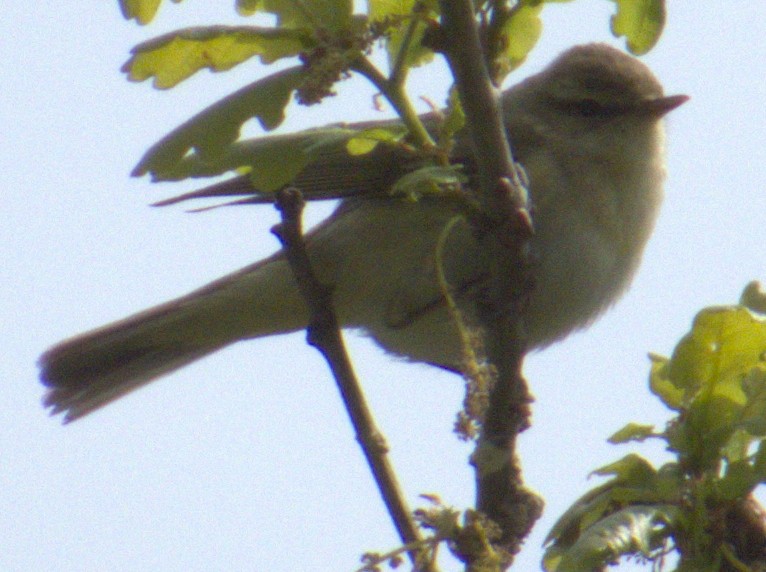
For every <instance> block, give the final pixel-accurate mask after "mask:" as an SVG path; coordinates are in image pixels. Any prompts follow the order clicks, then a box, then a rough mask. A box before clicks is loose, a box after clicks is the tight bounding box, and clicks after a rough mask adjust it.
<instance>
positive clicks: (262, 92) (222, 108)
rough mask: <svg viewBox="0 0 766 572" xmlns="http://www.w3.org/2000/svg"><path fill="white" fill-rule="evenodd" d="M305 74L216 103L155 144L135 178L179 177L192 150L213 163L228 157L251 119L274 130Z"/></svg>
mask: <svg viewBox="0 0 766 572" xmlns="http://www.w3.org/2000/svg"><path fill="white" fill-rule="evenodd" d="M304 75H305V74H304V70H303V68H301V67H293V68H288V69H286V70H283V71H281V72H278V73H275V74H272V75H270V76H268V77H266V78H264V79H261V80H258V81H256V82H253V83H251V84H249V85H247V86H245V87H243V88H242V89H240V90H238V91H236V92H234V93H232V94H231V95H229V96H227V97H225V98H223V99H222V100H220V101H218V102H216V103H214V104H213V105H211V106H210V107H208V108H207V109H205V110H203V111H202V112H200V113H198V114H197V115H195V116H194V117H192V118H191V119H189V120H188V121H187V122H186V123H184V124H183V125H181V126H179V127H177V128H176V129H174V130H173V131H171V132H170V133H168V134H167V135H166V136H165V137H163V138H162V139H161V140H160V141H158V142H157V143H155V144H154V145H153V146H152V147H151V148H150V149H149V151H147V152H146V154H145V155H144V156H143V157H142V159H141V161H139V163H138V165H136V167H135V168H134V169H133V172H132V175H133V176H137V177H139V176H141V175H145V174H147V173H151V175H152V178H153V179H155V180H165V179H167V178H178V177H177V176H175V175H173V173H174V170H175V169H176V168H177V166H178V164H179V163H180V162H181V161H182V159H183V158H184V157H185V156H187V155H188V154H189V153H190V152H192V151H195V152H196V153H198V154H199V156H200V157H202V158H203V159H211V160H212V158H215V157H221V156H223V155H225V153H226V152H227V150H228V148H229V147H230V146H231V144H232V143H233V142H234V141H236V139H237V138H238V137H239V131H240V128H241V127H242V125H243V124H244V123H245V122H246V121H248V120H249V119H251V118H257V119H258V121H259V122H260V123H261V125H262V126H263V127H264V128H265V129H267V130H270V129H274V128H275V127H276V126H277V125H279V124H280V123H281V122H282V121H283V120H284V109H285V106H286V105H287V103H288V101H289V100H290V95H291V94H292V92H293V91H294V90H295V89H296V88H297V87H298V86H299V85H300V82H301V81H302V79H303V78H304Z"/></svg>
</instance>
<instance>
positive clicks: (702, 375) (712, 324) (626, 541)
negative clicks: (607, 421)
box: [544, 285, 766, 572]
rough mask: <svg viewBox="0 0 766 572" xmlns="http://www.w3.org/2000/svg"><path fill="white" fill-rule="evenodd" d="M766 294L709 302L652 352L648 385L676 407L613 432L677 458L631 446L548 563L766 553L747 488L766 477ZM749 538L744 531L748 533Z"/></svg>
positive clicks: (732, 558) (710, 563)
mask: <svg viewBox="0 0 766 572" xmlns="http://www.w3.org/2000/svg"><path fill="white" fill-rule="evenodd" d="M764 301H766V296H765V295H764V294H762V293H758V290H757V288H755V286H753V285H750V286H748V288H747V289H746V290H745V294H743V298H742V300H741V301H740V304H739V305H734V306H716V307H710V308H706V309H704V310H702V311H701V312H699V313H698V314H697V316H696V317H695V319H694V322H693V325H692V329H691V331H690V332H689V333H688V334H686V335H685V336H684V337H683V338H682V339H681V341H680V342H679V343H678V345H677V346H676V348H675V350H674V351H673V354H672V356H671V357H670V358H667V357H662V356H657V355H652V356H651V360H652V365H651V372H650V376H649V383H650V388H651V390H652V392H653V393H654V394H655V395H656V396H657V397H658V398H659V399H660V400H661V401H662V403H663V404H664V405H665V406H666V407H667V408H668V409H670V410H671V411H673V412H674V416H673V417H672V418H671V420H670V421H669V422H668V423H667V426H666V427H665V429H664V430H663V431H661V432H656V431H655V429H654V427H652V426H649V425H640V424H635V423H631V424H629V425H627V426H625V427H624V428H623V429H621V430H620V431H618V432H617V433H615V434H614V435H612V437H611V438H610V441H611V442H612V443H626V442H630V441H639V442H640V441H643V440H645V439H650V438H651V439H659V440H661V441H663V442H664V443H665V445H666V447H667V449H668V451H670V452H671V453H672V454H673V455H674V457H675V458H674V460H673V461H671V462H668V463H665V464H664V465H662V466H661V467H658V468H657V467H654V466H653V465H652V464H651V463H650V462H649V461H647V460H646V459H644V458H643V457H640V456H639V455H636V454H630V455H627V456H626V457H623V458H622V459H620V460H619V461H617V462H615V463H612V464H610V465H607V466H605V467H602V468H600V469H598V470H597V471H595V474H597V475H602V476H611V479H610V480H609V481H607V482H606V483H604V484H602V485H600V486H598V487H597V488H595V489H593V490H592V491H590V492H588V493H587V494H585V495H584V496H583V497H582V498H580V499H579V500H578V501H577V502H576V503H575V504H574V505H573V506H572V507H571V508H570V509H569V510H568V511H567V512H566V513H565V514H564V515H563V516H562V517H561V518H560V519H559V521H558V522H557V523H556V525H555V526H554V527H553V529H552V530H551V532H550V533H549V535H548V538H547V540H546V542H547V543H548V545H549V546H548V549H547V552H546V554H545V558H544V565H545V569H546V570H547V571H548V572H554V571H555V572H573V571H578V572H579V571H586V570H587V571H590V570H599V569H601V568H603V567H605V566H606V565H608V564H610V563H613V562H615V561H617V560H618V559H619V558H620V557H623V556H632V557H636V558H640V559H647V560H651V561H653V562H654V563H655V565H656V567H661V566H662V562H663V557H664V556H665V555H666V554H667V552H668V551H669V550H671V549H675V550H677V551H678V553H679V562H678V566H677V567H676V568H675V569H676V570H678V571H685V572H690V571H695V572H703V571H706V570H710V571H713V570H729V569H730V570H749V569H750V568H749V567H748V566H750V565H752V563H753V562H759V563H763V562H766V560H764V559H766V521H764V518H763V513H762V511H761V509H760V507H758V505H757V503H756V502H755V501H754V500H753V498H752V492H753V491H754V489H755V488H756V487H757V486H758V485H759V484H761V483H764V482H766V315H764V314H763V313H762V311H763V309H764ZM743 538H744V539H745V540H742V539H743Z"/></svg>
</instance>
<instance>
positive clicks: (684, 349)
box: [668, 306, 766, 402]
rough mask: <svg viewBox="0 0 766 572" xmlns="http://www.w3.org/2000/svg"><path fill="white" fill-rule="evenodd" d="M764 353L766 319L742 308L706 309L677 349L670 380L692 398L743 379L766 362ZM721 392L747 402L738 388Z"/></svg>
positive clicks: (765, 348) (669, 373)
mask: <svg viewBox="0 0 766 572" xmlns="http://www.w3.org/2000/svg"><path fill="white" fill-rule="evenodd" d="M764 352H766V319H764V318H762V317H760V316H757V315H755V314H753V313H752V312H750V311H749V310H747V309H746V308H743V307H741V306H723V307H711V308H706V309H704V310H702V311H701V312H700V313H698V314H697V316H696V317H695V319H694V324H693V325H692V330H691V332H689V333H688V334H687V335H686V336H684V338H683V339H682V340H681V341H680V342H679V344H678V346H676V349H675V351H674V352H673V357H672V358H671V360H670V363H669V371H668V378H669V379H670V381H671V382H672V383H673V384H674V385H675V386H676V387H678V388H680V389H683V390H684V391H685V394H686V398H687V399H689V398H691V397H693V396H694V395H695V394H696V392H697V391H699V390H700V389H703V388H707V389H711V387H712V385H714V384H721V383H724V384H725V382H726V381H727V380H730V379H732V378H740V377H742V376H744V375H745V374H746V373H748V372H749V371H750V370H751V369H752V368H753V367H755V366H756V365H758V364H759V363H763V360H764V356H765V354H764ZM719 393H721V394H722V395H723V394H728V396H729V397H730V398H731V399H735V400H736V401H738V402H744V400H745V396H744V395H743V394H741V393H740V392H739V391H737V388H736V387H732V386H725V385H722V386H721V388H720V390H719Z"/></svg>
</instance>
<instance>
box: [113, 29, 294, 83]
mask: <svg viewBox="0 0 766 572" xmlns="http://www.w3.org/2000/svg"><path fill="white" fill-rule="evenodd" d="M308 42H309V40H308V37H307V36H306V35H305V34H303V33H302V32H300V31H297V30H282V29H276V28H255V27H244V26H237V27H235V26H210V27H204V28H186V29H183V30H176V31H175V32H171V33H169V34H165V35H164V36H160V37H158V38H154V39H152V40H149V41H148V42H144V43H143V44H139V45H138V46H136V47H135V48H133V50H132V54H133V55H132V56H131V57H130V59H129V60H128V61H127V62H125V64H124V65H123V66H122V71H123V72H126V73H127V74H128V78H129V79H130V80H131V81H144V80H146V79H148V78H150V77H154V87H156V88H159V89H167V88H170V87H173V86H175V85H177V84H178V83H179V82H181V81H183V80H185V79H187V78H188V77H190V76H191V75H193V74H195V73H196V72H198V71H199V70H201V69H205V68H207V69H209V70H211V71H214V72H219V71H225V70H228V69H231V68H232V67H234V66H236V65H237V64H240V63H242V62H244V61H245V60H248V59H249V58H251V57H253V56H259V57H260V59H261V61H262V62H263V63H265V64H269V63H272V62H274V61H276V60H278V59H280V58H284V57H288V56H294V55H296V54H297V53H299V52H300V51H301V50H302V49H304V48H305V47H306V46H307V44H308Z"/></svg>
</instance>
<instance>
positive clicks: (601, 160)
mask: <svg viewBox="0 0 766 572" xmlns="http://www.w3.org/2000/svg"><path fill="white" fill-rule="evenodd" d="M499 97H500V103H501V108H502V113H503V117H504V122H505V127H506V130H507V135H508V139H509V141H510V145H511V149H512V152H513V157H514V160H515V161H517V162H518V163H519V164H520V165H522V166H523V168H524V171H525V173H526V178H527V179H528V191H529V197H530V201H531V204H532V214H533V220H534V232H533V234H532V236H531V238H530V241H529V248H530V252H531V253H532V260H533V266H532V273H533V276H534V287H533V288H532V290H531V292H530V294H529V301H528V304H527V306H526V309H525V311H524V316H523V318H524V322H525V326H526V330H527V336H528V339H527V346H528V347H529V348H531V349H542V348H544V347H546V346H548V345H550V344H551V343H553V342H556V341H559V340H561V339H563V338H564V337H566V336H567V335H568V334H570V333H571V332H573V331H576V330H579V329H582V328H585V327H587V326H588V325H589V324H591V323H592V322H593V321H594V320H595V319H596V318H597V317H598V316H599V315H601V314H602V313H603V312H604V311H605V310H606V309H607V308H609V307H610V306H611V305H613V304H614V303H615V301H616V300H617V299H619V297H620V296H621V295H622V293H623V292H624V291H625V290H626V289H627V287H628V285H629V284H630V282H631V279H632V277H633V276H634V274H635V272H636V269H637V268H638V266H639V263H640V260H641V258H642V253H643V250H644V247H645V245H646V243H647V241H648V239H649V237H650V235H651V233H652V230H653V227H654V224H655V220H656V218H657V215H658V211H659V208H660V204H661V202H662V196H663V182H664V179H665V170H666V169H665V159H664V157H665V150H664V127H663V123H664V122H663V118H664V117H665V116H666V114H667V113H669V112H670V111H672V110H673V109H676V108H677V107H678V106H680V105H681V104H683V103H684V102H685V101H686V100H687V99H688V97H687V96H685V95H671V96H667V95H665V94H664V92H663V89H662V86H661V84H660V82H659V81H658V80H657V78H656V77H655V76H654V74H653V73H652V72H651V71H650V70H649V68H648V67H647V66H646V65H645V64H643V63H642V62H640V61H639V60H638V59H636V58H634V57H632V56H629V55H627V54H625V53H623V52H622V51H620V50H618V49H616V48H613V47H610V46H608V45H605V44H587V45H581V46H575V47H573V48H570V49H569V50H567V51H565V52H564V53H562V54H561V55H560V56H558V57H557V58H556V59H555V60H554V61H553V62H552V63H551V64H549V65H548V67H546V68H544V69H543V70H542V71H541V72H539V73H538V74H536V75H532V76H530V77H528V78H526V79H525V80H523V81H522V82H520V83H518V84H517V85H515V86H513V87H511V88H509V89H507V90H506V91H504V92H502V93H501V94H500V95H499ZM432 115H433V114H432ZM426 123H427V125H429V126H431V127H432V126H433V123H434V119H433V117H432V116H429V117H428V118H426ZM370 125H371V124H370V123H369V122H366V123H364V124H350V125H348V126H347V127H348V128H349V129H360V130H361V129H364V128H369V127H370ZM289 136H290V135H281V136H279V137H289ZM271 137H274V136H271ZM450 161H451V162H452V163H454V164H459V165H462V169H463V170H464V172H465V174H466V179H467V181H468V182H467V183H466V184H467V185H468V186H470V185H471V184H472V181H473V180H474V175H475V163H476V160H475V153H474V151H473V148H472V146H471V143H470V141H469V137H468V135H467V132H466V131H465V130H463V131H460V132H458V133H457V135H456V138H455V142H454V145H453V147H452V150H451V155H450ZM414 168H416V167H415V166H414V165H413V161H412V160H411V156H409V155H407V154H406V153H405V151H403V150H402V148H401V147H400V146H386V145H379V146H378V147H376V148H375V150H373V151H372V152H370V153H367V154H363V155H356V156H352V155H349V154H347V153H344V152H338V151H337V150H334V151H327V152H326V153H322V152H320V153H319V154H318V156H317V157H315V160H314V161H313V162H312V163H310V164H309V165H307V166H306V167H305V168H304V169H303V170H302V171H301V172H300V173H299V174H298V175H297V176H296V177H295V179H294V180H293V181H291V183H290V185H291V186H294V187H297V188H298V189H299V190H303V191H305V192H306V194H307V195H310V194H311V193H312V192H317V193H321V192H323V191H328V190H329V191H344V190H348V191H360V192H359V193H358V194H357V195H356V196H353V197H350V198H346V199H344V200H342V201H341V202H340V204H339V205H338V206H337V208H336V210H335V211H334V212H333V213H332V214H331V215H330V216H329V217H328V218H327V219H326V220H325V221H324V222H322V223H320V224H319V225H318V226H317V227H316V228H315V229H313V230H311V231H310V232H309V233H307V235H306V237H305V240H306V247H307V250H308V253H309V258H310V260H311V263H312V266H313V268H314V270H315V272H316V274H317V276H318V278H319V279H320V281H321V282H322V283H324V284H326V285H329V286H330V287H331V288H332V300H333V307H334V310H335V312H336V315H337V318H338V322H339V324H340V325H341V326H342V327H344V328H353V329H359V330H362V331H363V332H365V333H366V334H368V335H369V336H370V337H371V338H372V339H374V340H375V341H376V342H377V343H378V344H379V345H380V346H382V347H383V348H384V349H385V350H386V351H387V352H389V353H391V354H393V355H396V356H401V357H404V358H406V359H408V360H411V361H415V362H424V363H428V364H433V365H436V366H439V367H442V368H445V369H449V370H452V371H457V372H459V371H460V369H461V364H462V355H463V349H462V345H461V338H460V331H459V329H458V325H457V324H456V320H455V316H454V313H453V312H451V311H450V310H449V309H448V307H447V304H446V303H445V295H446V293H445V291H444V287H443V282H441V281H440V280H442V279H443V280H444V281H446V283H447V284H448V285H449V289H450V292H451V293H452V295H453V296H454V298H455V300H456V301H457V303H458V305H459V307H460V308H461V309H462V310H464V311H465V312H466V314H467V315H470V314H471V312H472V311H473V310H475V305H476V301H477V299H478V297H480V296H481V295H482V285H483V284H484V283H485V281H486V279H487V272H488V270H487V268H488V265H487V262H486V258H485V257H484V256H483V252H482V249H481V246H480V241H479V240H478V239H477V237H476V234H475V233H474V232H473V229H472V227H471V224H470V223H469V222H468V221H467V218H466V216H465V201H464V200H460V199H459V197H456V196H455V195H454V194H449V193H441V194H440V193H424V194H423V195H422V196H420V197H419V198H417V199H416V200H412V199H411V198H401V197H396V196H390V195H389V194H388V193H386V190H387V189H389V188H390V187H391V186H392V185H395V184H396V181H397V180H399V179H400V178H401V177H402V176H404V175H407V174H408V173H409V172H412V170H413V169H414ZM248 188H249V189H250V190H252V191H253V192H254V193H255V192H257V191H258V189H254V188H253V187H252V183H251V181H250V179H249V177H247V176H238V177H234V178H231V179H229V180H227V181H224V182H222V183H218V184H217V185H215V186H214V187H213V188H211V189H212V190H209V191H207V192H206V191H205V190H204V189H203V191H202V192H200V193H198V194H197V196H206V194H208V195H218V194H227V193H228V192H229V191H230V192H231V194H238V193H240V192H242V190H243V189H245V190H247V189H248ZM364 191H370V192H369V193H368V194H365V192H364ZM381 191H382V192H381ZM447 226H449V232H445V228H447ZM437 248H439V249H441V250H440V252H439V254H440V256H438V257H437V256H436V250H437ZM437 260H439V261H440V262H438V263H437ZM309 318H310V316H309V310H308V307H307V305H306V302H305V300H304V299H303V298H302V297H301V295H300V293H299V291H298V288H297V285H296V282H295V279H294V277H293V275H292V272H291V269H290V267H289V265H288V263H287V261H286V258H285V255H284V253H282V252H276V253H275V254H274V255H272V256H270V257H268V258H266V259H264V260H261V261H258V262H256V263H254V264H252V265H250V266H247V267H245V268H242V269H241V270H238V271H236V272H233V273H232V274H229V275H227V276H224V277H223V278H220V279H218V280H215V281H214V282H212V283H210V284H208V285H206V286H203V287H202V288H199V289H197V290H194V291H193V292H191V293H189V294H186V295H184V296H181V297H179V298H177V299H174V300H171V301H168V302H165V303H163V304H160V305H158V306H155V307H152V308H149V309H147V310H144V311H142V312H139V313H137V314H134V315H131V316H129V317H126V318H124V319H122V320H119V321H117V322H114V323H111V324H108V325H105V326H103V327H100V328H97V329H94V330H92V331H88V332H85V333H83V334H80V335H77V336H75V337H72V338H70V339H67V340H64V341H62V342H60V343H59V344H57V345H54V346H53V347H51V348H50V349H48V350H47V351H46V352H45V353H43V354H42V356H41V357H40V360H39V367H40V380H41V381H42V383H43V384H44V386H46V388H47V392H46V394H45V397H44V398H43V403H44V405H45V406H46V407H47V408H50V410H51V413H52V414H60V413H63V414H64V422H65V423H68V422H71V421H73V420H75V419H78V418H81V417H82V416H84V415H87V414H89V413H91V412H93V411H95V410H97V409H99V408H101V407H103V406H105V405H107V404H108V403H111V402H112V401H114V400H115V399H118V398H120V397H122V396H124V395H125V394H127V393H129V392H132V391H134V390H136V389H137V388H139V387H141V386H143V385H145V384H147V383H149V382H150V381H153V380H155V379H157V378H159V377H161V376H163V375H166V374H169V373H170V372H173V371H175V370H177V369H179V368H182V367H183V366H185V365H187V364H189V363H191V362H193V361H196V360H199V359H201V358H203V357H204V356H207V355H209V354H211V353H213V352H216V351H218V350H221V349H222V348H225V347H227V346H229V345H231V344H234V343H236V342H239V341H243V340H251V339H255V338H260V337H264V336H270V335H276V334H281V333H287V332H293V331H297V330H300V329H303V328H306V327H307V325H308V322H309Z"/></svg>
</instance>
